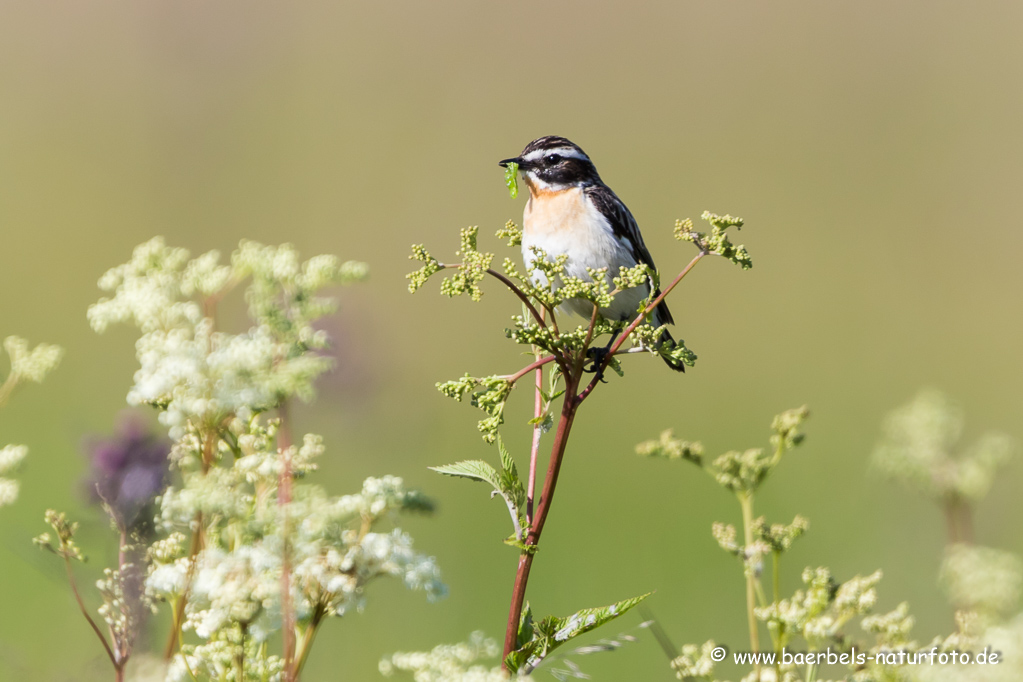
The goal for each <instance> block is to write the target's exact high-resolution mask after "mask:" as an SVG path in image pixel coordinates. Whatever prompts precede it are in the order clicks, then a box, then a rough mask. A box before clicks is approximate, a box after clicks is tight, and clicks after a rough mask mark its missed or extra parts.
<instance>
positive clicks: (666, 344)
mask: <svg viewBox="0 0 1023 682" xmlns="http://www.w3.org/2000/svg"><path fill="white" fill-rule="evenodd" d="M658 343H660V346H661V348H663V349H664V350H672V349H674V348H675V339H674V338H672V336H671V333H670V332H669V331H668V330H667V329H665V330H664V331H663V332H661V338H660V340H659V341H658ZM661 359H662V360H664V364H666V365H667V366H668V367H671V368H672V369H673V370H675V371H676V372H683V373H684V372H685V371H686V365H685V363H684V362H682V361H681V360H676V359H674V358H672V357H669V356H666V355H662V356H661Z"/></svg>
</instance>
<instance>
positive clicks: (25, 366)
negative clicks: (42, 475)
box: [0, 336, 64, 507]
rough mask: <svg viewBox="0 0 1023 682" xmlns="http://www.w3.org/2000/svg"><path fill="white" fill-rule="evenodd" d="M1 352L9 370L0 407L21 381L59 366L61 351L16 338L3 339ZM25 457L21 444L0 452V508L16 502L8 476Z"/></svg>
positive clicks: (15, 490)
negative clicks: (7, 359) (34, 345)
mask: <svg viewBox="0 0 1023 682" xmlns="http://www.w3.org/2000/svg"><path fill="white" fill-rule="evenodd" d="M4 350H6V351H7V355H8V357H9V359H10V363H11V371H10V373H8V375H7V378H6V379H4V381H3V383H0V407H2V406H3V405H4V403H6V402H7V399H8V398H9V397H10V396H11V394H12V393H13V392H14V389H15V388H17V386H18V384H20V383H21V382H23V381H31V382H34V383H39V382H41V381H42V380H43V379H44V378H45V377H46V375H47V374H49V373H50V372H51V371H52V370H54V369H55V368H56V367H57V365H59V364H60V359H61V358H62V357H63V355H64V351H63V350H62V349H61V348H60V347H58V346H53V345H50V344H47V343H40V344H39V345H38V346H36V347H35V348H29V346H28V341H26V340H25V339H23V338H21V337H18V336H8V337H7V338H6V339H4ZM26 455H28V448H27V447H25V446H24V445H7V446H4V447H3V448H2V449H0V507H5V506H7V505H9V504H13V503H14V501H15V500H17V499H18V490H19V484H18V482H17V481H15V480H14V479H12V478H9V476H10V474H12V473H14V470H15V469H16V468H17V467H18V465H19V464H21V462H22V460H23V459H25V456H26Z"/></svg>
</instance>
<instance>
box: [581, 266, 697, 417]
mask: <svg viewBox="0 0 1023 682" xmlns="http://www.w3.org/2000/svg"><path fill="white" fill-rule="evenodd" d="M706 255H707V251H704V250H702V249H701V250H700V252H699V253H698V254H696V256H695V257H694V258H693V259H692V260H691V261H689V264H688V265H686V266H685V268H683V269H682V272H680V273H678V275H677V276H676V277H675V279H673V280H672V281H671V284H669V285H668V287H667V288H666V289H665V290H664V291H662V292H661V293H660V295H659V296H657V297H656V298H654V300H652V301H650V303H649V304H647V307H646V308H644V309H643V312H642V313H640V314H639V315H637V316H636V319H635V320H633V321H632V322H631V323H630V324H629V326H628V327H626V328H625V331H623V332H622V333H621V335H620V336H619V337H618V340H617V341H615V342H614V343H613V344H611V348H610V350H609V351H608V353H607V354H606V355H605V356H604V359H603V361H602V362H601V363H600V367H597V368H595V369H596V370H597V371H596V372H594V374H593V380H592V381H590V383H589V385H588V386H586V388H585V389H583V391H582V392H581V393H580V394H579V400H580V402H581V401H583V400H586V398H587V396H589V395H590V393H592V392H593V389H594V388H596V387H597V384H598V383H599V382H600V377H601V376H602V374H603V370H605V369H606V368H607V365H608V363H610V362H611V357H612V356H614V355H615V354H616V353H617V352H618V349H619V348H621V347H622V344H623V343H625V340H626V339H627V338H629V336H630V335H631V334H632V332H634V331H635V330H636V327H638V326H639V325H641V324H642V323H643V322H644V321H645V320H646V318H647V317H648V316H649V315H650V313H652V312H653V311H654V309H655V308H656V307H657V306H658V305H660V303H661V301H663V300H664V298H665V297H666V296H667V295H668V294H670V293H671V290H672V289H674V288H675V287H676V286H678V283H679V282H681V281H682V278H683V277H685V276H686V275H688V274H689V271H690V270H692V269H693V267H694V266H695V265H696V264H697V263H699V262H700V259H702V258H703V257H704V256H706Z"/></svg>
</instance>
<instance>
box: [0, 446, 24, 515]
mask: <svg viewBox="0 0 1023 682" xmlns="http://www.w3.org/2000/svg"><path fill="white" fill-rule="evenodd" d="M26 455H28V448H27V447H25V446H24V445H7V446H5V447H4V448H3V449H2V450H0V507H4V506H6V505H8V504H13V503H14V501H15V500H16V499H18V482H17V481H15V480H14V479H11V478H7V476H8V475H9V474H11V473H13V472H14V470H15V469H16V468H17V467H18V465H19V464H21V460H23V459H25V456H26Z"/></svg>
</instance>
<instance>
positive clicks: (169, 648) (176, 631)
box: [163, 512, 202, 665]
mask: <svg viewBox="0 0 1023 682" xmlns="http://www.w3.org/2000/svg"><path fill="white" fill-rule="evenodd" d="M201 549H202V512H196V514H195V531H194V532H193V533H192V541H191V543H190V545H189V548H188V558H189V565H188V575H187V576H186V578H185V589H184V591H183V592H182V593H181V595H180V596H178V599H177V601H176V602H174V610H173V611H172V612H171V631H170V634H169V635H168V637H167V644H166V645H165V646H164V648H163V659H164V660H165V661H169V660H171V659H172V658H174V652H175V651H176V650H177V649H179V648H180V645H181V625H182V624H183V623H184V622H185V604H187V603H188V593H189V591H191V589H192V577H193V576H194V575H195V565H196V557H197V556H198V554H199V551H200V550H201ZM186 665H187V663H186Z"/></svg>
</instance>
